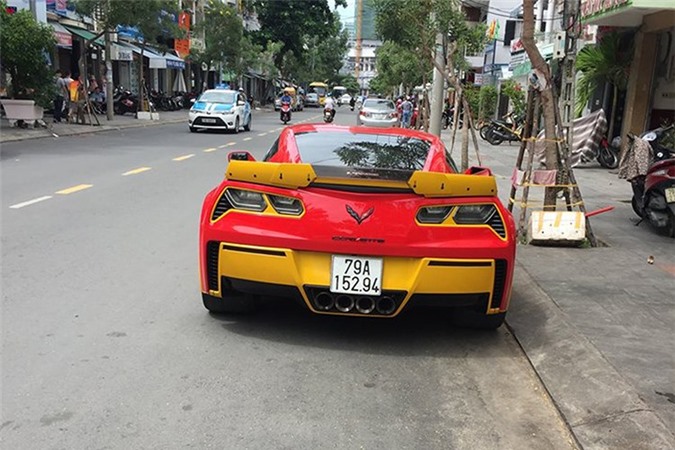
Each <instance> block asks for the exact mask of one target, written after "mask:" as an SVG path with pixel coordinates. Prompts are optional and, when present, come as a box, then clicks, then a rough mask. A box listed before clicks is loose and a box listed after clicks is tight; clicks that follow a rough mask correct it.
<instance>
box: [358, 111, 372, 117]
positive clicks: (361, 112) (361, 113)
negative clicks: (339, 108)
mask: <svg viewBox="0 0 675 450" xmlns="http://www.w3.org/2000/svg"><path fill="white" fill-rule="evenodd" d="M359 115H360V116H363V117H370V113H368V112H366V111H359Z"/></svg>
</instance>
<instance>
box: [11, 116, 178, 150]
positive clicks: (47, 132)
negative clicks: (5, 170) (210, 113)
mask: <svg viewBox="0 0 675 450" xmlns="http://www.w3.org/2000/svg"><path fill="white" fill-rule="evenodd" d="M182 122H186V119H185V118H180V119H168V120H148V121H143V120H139V121H138V122H127V123H125V124H123V125H100V126H89V127H87V128H81V129H76V130H63V131H62V132H58V131H57V130H54V129H53V128H52V127H47V128H43V129H42V130H43V131H44V134H34V135H31V134H26V135H17V136H9V137H6V136H4V135H3V136H0V143H3V144H4V143H7V142H18V141H25V140H31V139H44V138H50V137H51V138H58V137H62V136H76V135H79V134H91V133H101V132H104V131H119V130H124V129H127V128H145V127H154V126H159V125H167V124H173V123H182ZM3 134H4V133H3Z"/></svg>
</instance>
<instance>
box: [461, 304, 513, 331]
mask: <svg viewBox="0 0 675 450" xmlns="http://www.w3.org/2000/svg"><path fill="white" fill-rule="evenodd" d="M505 318H506V313H505V312H503V313H498V314H490V315H488V314H485V313H482V312H478V311H473V310H463V309H462V310H458V311H455V312H454V314H453V316H452V324H453V325H455V326H457V327H461V328H473V329H476V330H496V329H497V328H499V327H500V326H501V325H502V324H503V323H504V319H505Z"/></svg>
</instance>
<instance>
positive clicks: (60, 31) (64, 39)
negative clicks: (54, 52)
mask: <svg viewBox="0 0 675 450" xmlns="http://www.w3.org/2000/svg"><path fill="white" fill-rule="evenodd" d="M49 25H50V26H51V27H52V29H53V30H54V37H55V38H56V45H57V46H58V47H65V48H71V47H72V46H73V35H72V34H70V31H68V30H66V28H65V27H64V26H63V25H61V24H60V23H58V22H49Z"/></svg>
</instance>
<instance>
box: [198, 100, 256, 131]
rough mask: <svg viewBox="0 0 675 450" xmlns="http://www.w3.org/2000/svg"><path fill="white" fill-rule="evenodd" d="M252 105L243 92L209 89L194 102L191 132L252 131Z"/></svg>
mask: <svg viewBox="0 0 675 450" xmlns="http://www.w3.org/2000/svg"><path fill="white" fill-rule="evenodd" d="M251 119H252V117H251V104H250V103H249V102H248V100H247V98H246V95H245V94H244V93H243V92H239V91H232V90H229V89H209V90H208V91H204V92H203V93H202V95H200V96H199V98H198V99H197V100H196V101H195V102H194V104H193V105H192V108H190V112H189V115H188V127H189V128H190V131H191V132H193V133H194V132H196V131H197V130H228V131H232V132H234V133H239V130H240V129H241V128H243V129H244V130H245V131H251Z"/></svg>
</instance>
